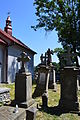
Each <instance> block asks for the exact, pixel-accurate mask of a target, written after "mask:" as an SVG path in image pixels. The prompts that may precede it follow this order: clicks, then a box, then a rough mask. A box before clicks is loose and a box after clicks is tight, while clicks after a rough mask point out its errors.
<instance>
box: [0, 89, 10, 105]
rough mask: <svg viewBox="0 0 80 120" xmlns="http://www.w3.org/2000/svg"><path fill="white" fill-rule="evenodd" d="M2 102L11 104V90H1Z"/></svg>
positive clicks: (0, 97)
mask: <svg viewBox="0 0 80 120" xmlns="http://www.w3.org/2000/svg"><path fill="white" fill-rule="evenodd" d="M0 102H1V103H4V104H5V103H6V104H7V103H8V102H10V88H0Z"/></svg>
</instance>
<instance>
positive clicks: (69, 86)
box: [59, 67, 79, 111]
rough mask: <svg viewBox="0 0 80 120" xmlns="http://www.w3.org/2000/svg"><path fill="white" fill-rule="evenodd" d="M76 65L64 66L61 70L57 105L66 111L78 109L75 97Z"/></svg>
mask: <svg viewBox="0 0 80 120" xmlns="http://www.w3.org/2000/svg"><path fill="white" fill-rule="evenodd" d="M78 72H79V69H78V68H76V67H64V69H62V70H61V80H60V81H61V97H60V101H59V106H60V108H62V110H64V111H65V110H66V111H79V103H78V97H77V74H78Z"/></svg>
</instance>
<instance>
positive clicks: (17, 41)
mask: <svg viewBox="0 0 80 120" xmlns="http://www.w3.org/2000/svg"><path fill="white" fill-rule="evenodd" d="M0 34H1V35H2V36H4V37H6V38H7V39H9V40H10V41H11V42H13V43H15V44H17V45H19V46H21V47H23V48H24V49H27V50H30V51H31V52H32V53H33V54H36V52H35V51H33V50H32V49H30V48H29V47H28V46H26V45H25V44H24V43H23V42H21V41H20V40H19V39H17V38H15V37H14V36H11V35H9V34H8V33H6V32H5V31H3V30H2V29H0ZM0 43H3V44H6V42H5V41H4V40H2V39H0Z"/></svg>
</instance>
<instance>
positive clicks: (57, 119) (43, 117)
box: [0, 84, 80, 120]
mask: <svg viewBox="0 0 80 120" xmlns="http://www.w3.org/2000/svg"><path fill="white" fill-rule="evenodd" d="M0 87H8V88H11V92H10V95H11V100H13V99H14V91H15V87H14V84H10V85H5V84H0ZM35 87H36V85H33V89H32V92H34V90H35ZM78 97H79V98H80V92H78ZM59 99H60V85H58V86H57V92H54V91H53V90H52V89H49V93H48V108H47V109H42V108H41V107H40V106H41V104H42V101H41V97H37V98H35V101H36V102H37V103H38V104H39V111H38V112H37V116H36V117H37V118H36V120H80V116H78V115H77V114H71V113H62V114H58V113H57V112H56V107H54V106H57V105H58V103H59Z"/></svg>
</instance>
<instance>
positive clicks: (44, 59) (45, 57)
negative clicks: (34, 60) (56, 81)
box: [40, 52, 48, 64]
mask: <svg viewBox="0 0 80 120" xmlns="http://www.w3.org/2000/svg"><path fill="white" fill-rule="evenodd" d="M47 58H48V56H47V54H46V52H45V56H43V54H41V56H40V60H41V63H42V64H47V63H46V62H47Z"/></svg>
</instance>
